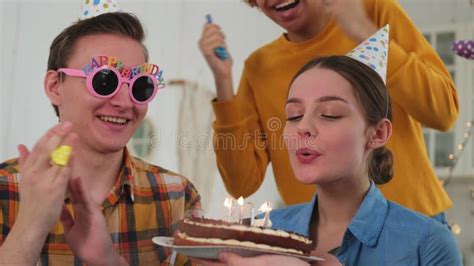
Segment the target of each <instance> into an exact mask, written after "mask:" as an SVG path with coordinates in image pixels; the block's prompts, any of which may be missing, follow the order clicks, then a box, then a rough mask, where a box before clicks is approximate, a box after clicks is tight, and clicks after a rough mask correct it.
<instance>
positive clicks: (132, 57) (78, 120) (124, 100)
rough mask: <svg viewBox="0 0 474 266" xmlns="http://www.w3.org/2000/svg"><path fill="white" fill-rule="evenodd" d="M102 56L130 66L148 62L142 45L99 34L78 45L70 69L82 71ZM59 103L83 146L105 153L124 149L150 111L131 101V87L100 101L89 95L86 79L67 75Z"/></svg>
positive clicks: (62, 113)
mask: <svg viewBox="0 0 474 266" xmlns="http://www.w3.org/2000/svg"><path fill="white" fill-rule="evenodd" d="M100 55H107V56H113V57H115V58H117V59H119V60H121V61H122V62H123V63H124V64H125V65H126V66H136V65H140V64H143V63H145V56H144V54H143V48H142V46H141V45H140V43H139V42H137V41H135V40H133V39H131V38H128V37H124V36H120V35H113V34H96V35H88V36H84V37H82V38H80V39H79V40H78V41H77V42H76V44H75V46H74V50H73V53H72V55H71V58H70V59H69V61H68V63H67V66H66V67H68V68H75V69H82V68H83V67H84V66H86V65H87V64H89V63H90V62H91V59H92V58H93V57H97V56H100ZM58 101H59V102H58V103H57V105H58V108H59V112H60V118H61V121H70V122H72V124H73V128H74V131H75V132H76V133H77V134H78V135H79V137H80V143H81V145H85V146H87V147H88V148H89V149H92V150H96V151H98V152H101V153H108V152H117V151H120V150H122V149H123V148H124V147H125V145H126V144H127V142H128V141H129V139H130V138H131V136H132V135H133V133H134V132H135V130H136V129H137V127H138V126H139V124H140V123H141V121H142V120H143V117H144V116H145V114H146V112H147V109H148V105H147V104H143V105H139V104H136V103H134V102H133V101H132V99H130V96H129V85H128V84H123V85H122V86H121V87H120V88H119V92H118V93H117V94H116V95H115V96H113V97H112V98H108V99H100V98H97V97H94V96H93V95H92V94H90V93H89V92H88V90H87V87H86V79H85V78H80V77H70V76H66V75H63V82H62V83H60V85H59V99H58Z"/></svg>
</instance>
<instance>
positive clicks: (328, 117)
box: [321, 114, 342, 120]
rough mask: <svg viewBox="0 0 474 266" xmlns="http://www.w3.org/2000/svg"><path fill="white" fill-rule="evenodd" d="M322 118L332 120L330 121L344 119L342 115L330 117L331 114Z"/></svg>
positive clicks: (323, 115) (322, 115)
mask: <svg viewBox="0 0 474 266" xmlns="http://www.w3.org/2000/svg"><path fill="white" fill-rule="evenodd" d="M321 117H323V118H326V119H330V120H336V119H339V118H341V117H342V115H330V114H321Z"/></svg>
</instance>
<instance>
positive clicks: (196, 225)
mask: <svg viewBox="0 0 474 266" xmlns="http://www.w3.org/2000/svg"><path fill="white" fill-rule="evenodd" d="M173 243H174V244H175V245H179V246H210V245H213V246H234V247H245V248H253V249H260V250H263V251H273V252H282V253H289V254H296V255H309V254H310V253H311V250H312V249H313V248H312V241H311V240H309V239H308V238H306V237H304V236H302V235H299V234H296V233H290V232H286V231H283V230H275V229H270V228H264V227H257V226H249V225H242V224H238V223H228V222H225V221H221V220H213V219H206V218H186V219H184V220H182V221H181V222H180V224H179V228H178V230H177V232H176V233H175V235H174V241H173Z"/></svg>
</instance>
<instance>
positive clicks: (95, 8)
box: [79, 0, 122, 20]
mask: <svg viewBox="0 0 474 266" xmlns="http://www.w3.org/2000/svg"><path fill="white" fill-rule="evenodd" d="M118 11H122V10H121V9H120V7H119V5H118V4H117V1H116V0H84V3H83V5H82V7H81V14H80V16H79V20H84V19H88V18H92V17H95V16H98V15H101V14H105V13H110V12H118Z"/></svg>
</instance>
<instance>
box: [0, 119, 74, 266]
mask: <svg viewBox="0 0 474 266" xmlns="http://www.w3.org/2000/svg"><path fill="white" fill-rule="evenodd" d="M77 140H78V136H77V134H76V133H73V132H72V124H71V123H69V122H62V123H59V124H58V125H56V126H54V127H53V128H51V129H50V130H49V131H48V132H47V133H46V134H45V135H44V136H43V137H42V138H41V139H40V140H39V141H38V142H37V143H36V144H35V146H34V148H33V150H32V151H31V152H30V151H29V150H28V148H26V146H24V145H20V146H18V151H19V153H20V158H19V169H20V170H19V171H20V177H19V179H20V180H19V191H20V203H19V210H18V216H17V217H16V220H15V224H14V226H13V228H12V230H11V231H10V233H9V234H8V236H7V238H6V240H5V242H4V243H3V245H2V247H1V248H0V264H2V263H5V264H23V263H25V264H35V263H36V262H37V260H38V258H39V254H40V252H41V249H42V247H43V245H44V241H45V239H46V237H47V235H48V233H49V231H50V230H51V228H52V227H53V225H54V224H55V222H56V221H57V220H58V217H59V214H60V212H61V207H62V205H63V204H64V199H65V195H66V190H67V187H68V183H69V179H70V176H71V172H72V170H71V166H73V162H72V161H69V166H58V165H56V164H54V163H53V162H52V161H51V153H52V152H53V151H54V150H55V149H56V148H57V147H59V146H61V145H68V146H71V147H72V157H71V158H70V159H73V156H74V145H75V143H76V142H77ZM26 247H27V248H26Z"/></svg>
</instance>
